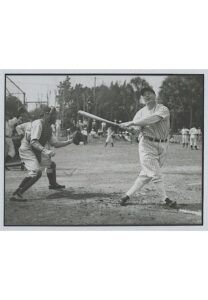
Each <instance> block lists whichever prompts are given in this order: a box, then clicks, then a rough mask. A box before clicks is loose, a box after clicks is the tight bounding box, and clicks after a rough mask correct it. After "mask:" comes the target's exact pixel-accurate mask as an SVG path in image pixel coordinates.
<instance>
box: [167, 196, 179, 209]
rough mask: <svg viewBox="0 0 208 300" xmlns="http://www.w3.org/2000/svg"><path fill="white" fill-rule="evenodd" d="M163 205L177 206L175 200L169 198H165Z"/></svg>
mask: <svg viewBox="0 0 208 300" xmlns="http://www.w3.org/2000/svg"><path fill="white" fill-rule="evenodd" d="M165 205H166V206H168V207H171V208H176V207H177V202H176V201H172V200H170V199H169V198H166V199H165Z"/></svg>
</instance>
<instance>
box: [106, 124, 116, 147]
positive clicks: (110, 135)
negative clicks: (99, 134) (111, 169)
mask: <svg viewBox="0 0 208 300" xmlns="http://www.w3.org/2000/svg"><path fill="white" fill-rule="evenodd" d="M113 136H114V131H113V129H112V127H111V126H110V127H108V129H107V139H106V141H105V147H106V146H107V145H108V143H111V146H112V147H113V146H114V143H113Z"/></svg>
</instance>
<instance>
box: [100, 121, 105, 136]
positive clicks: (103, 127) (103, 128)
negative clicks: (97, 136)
mask: <svg viewBox="0 0 208 300" xmlns="http://www.w3.org/2000/svg"><path fill="white" fill-rule="evenodd" d="M101 127H102V131H103V135H105V133H106V123H105V122H102V123H101Z"/></svg>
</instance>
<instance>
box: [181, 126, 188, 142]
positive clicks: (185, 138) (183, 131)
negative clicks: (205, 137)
mask: <svg viewBox="0 0 208 300" xmlns="http://www.w3.org/2000/svg"><path fill="white" fill-rule="evenodd" d="M181 135H182V145H183V147H185V146H186V147H188V143H189V130H188V128H185V127H184V126H183V128H182V129H181Z"/></svg>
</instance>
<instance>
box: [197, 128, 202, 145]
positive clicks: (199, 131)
mask: <svg viewBox="0 0 208 300" xmlns="http://www.w3.org/2000/svg"><path fill="white" fill-rule="evenodd" d="M197 131H198V134H197V141H198V142H199V143H201V140H202V131H201V128H200V127H198V129H197Z"/></svg>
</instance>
